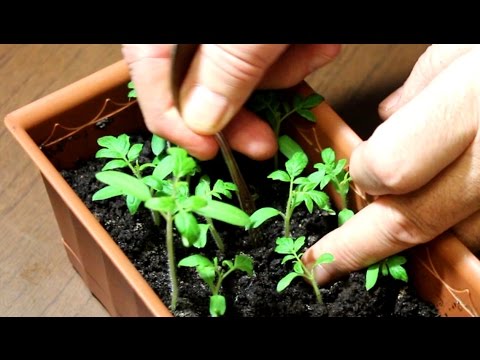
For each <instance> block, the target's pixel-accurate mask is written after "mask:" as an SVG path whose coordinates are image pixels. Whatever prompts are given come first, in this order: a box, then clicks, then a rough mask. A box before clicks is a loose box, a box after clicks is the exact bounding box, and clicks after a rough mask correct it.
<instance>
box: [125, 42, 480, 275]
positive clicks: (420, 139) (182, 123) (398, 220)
mask: <svg viewBox="0 0 480 360" xmlns="http://www.w3.org/2000/svg"><path fill="white" fill-rule="evenodd" d="M122 50H123V54H124V57H125V59H126V61H127V62H128V64H129V66H130V72H131V76H132V80H133V81H134V83H135V85H136V89H137V95H138V101H139V104H140V107H141V109H142V112H143V115H144V117H145V122H146V124H147V127H148V128H149V130H150V131H152V132H154V133H157V134H159V135H160V136H162V137H165V138H167V139H169V140H170V141H172V142H174V143H176V144H178V145H180V146H182V147H184V148H186V149H187V150H188V151H189V152H190V153H191V154H192V155H193V156H196V157H197V158H199V159H210V158H213V157H214V156H215V155H216V153H217V151H218V145H217V143H216V141H215V139H214V137H213V135H214V134H215V133H216V132H218V131H220V130H223V132H224V134H225V136H226V137H227V139H228V141H229V143H230V145H231V147H232V148H233V149H234V150H237V151H239V152H242V153H244V154H246V155H247V156H249V157H251V158H253V159H257V160H263V159H267V158H269V157H271V156H273V154H274V153H275V152H276V150H277V147H276V146H277V145H276V139H275V137H274V135H273V132H272V131H271V129H270V127H269V126H268V125H267V124H266V123H265V122H264V121H262V120H261V119H259V118H258V117H256V116H255V115H254V114H252V113H250V112H248V111H247V110H245V109H243V108H242V105H243V104H244V103H245V101H246V100H247V98H248V97H249V96H250V94H251V92H252V91H253V90H254V89H255V88H284V87H290V86H293V85H296V84H297V83H299V82H300V81H301V80H303V78H304V77H305V76H306V75H308V74H309V73H311V72H312V71H314V70H315V69H317V68H319V67H321V66H323V65H325V64H326V63H328V62H330V61H331V60H333V59H334V58H335V56H336V55H337V54H338V53H339V51H340V46H339V45H327V44H321V45H290V46H288V45H202V46H201V47H200V50H199V52H198V54H197V55H196V57H195V59H194V61H193V63H192V67H191V69H190V71H189V73H188V75H187V78H186V80H185V83H184V86H183V88H182V90H181V93H180V101H181V104H182V109H183V114H182V115H183V118H181V117H180V116H179V114H178V112H177V111H176V109H175V107H174V105H173V99H172V95H171V92H170V83H169V79H170V76H169V75H170V67H171V52H172V50H173V46H172V45H124V46H123V49H122ZM479 60H480V47H479V46H475V45H432V46H431V47H429V48H428V50H427V51H426V52H425V53H424V54H423V55H422V56H421V57H420V58H419V60H418V62H417V64H416V65H415V67H414V68H413V70H412V73H411V74H410V76H409V78H408V79H407V81H406V82H405V83H404V85H403V86H402V87H401V88H399V89H398V90H396V91H395V92H394V93H393V94H391V95H390V96H389V97H388V98H387V99H385V100H384V101H383V102H382V103H381V104H380V106H379V113H380V116H381V117H382V119H383V120H386V121H385V122H384V123H383V124H382V125H380V126H379V127H378V128H377V130H376V131H375V132H374V134H373V135H372V136H371V137H370V138H369V139H368V140H367V141H364V142H363V143H362V144H360V145H359V146H358V147H357V148H356V149H355V150H354V152H353V154H352V157H351V159H350V173H351V176H352V178H353V180H354V181H355V183H356V184H357V185H358V186H359V187H360V188H362V189H363V190H364V191H366V192H367V193H370V194H372V195H378V196H379V197H378V199H377V200H376V201H375V202H373V203H371V204H370V205H368V206H367V207H365V208H364V209H363V210H362V211H360V212H359V213H357V214H356V215H355V216H354V217H353V218H351V219H350V220H349V221H348V222H347V223H345V224H344V225H343V226H341V227H340V228H338V229H336V230H334V231H332V232H331V233H329V234H327V235H326V236H325V237H324V238H322V239H321V240H320V241H318V242H317V243H316V244H315V245H313V246H312V247H311V248H310V249H309V250H307V252H306V253H305V255H304V260H305V261H306V262H313V261H314V260H315V259H316V258H317V257H318V256H320V255H321V254H323V253H325V252H329V253H332V254H333V255H334V256H335V261H334V262H333V263H331V264H328V266H325V267H321V266H319V267H317V273H316V278H317V281H318V282H319V283H320V284H325V283H327V282H330V281H332V280H333V279H335V278H337V277H339V276H341V275H344V274H346V273H348V272H351V271H353V270H359V269H361V268H364V267H366V266H368V265H370V264H372V263H374V262H377V261H379V260H381V259H383V258H385V257H387V256H390V255H392V254H395V253H398V252H400V251H402V250H405V249H407V248H410V247H412V246H415V245H417V244H421V243H425V242H428V241H430V240H432V239H433V238H435V237H436V236H437V235H439V234H441V233H442V232H444V231H445V230H447V229H451V230H452V231H453V232H455V233H456V235H457V236H458V237H459V238H460V239H461V240H462V241H463V242H464V243H466V244H467V246H469V247H470V248H471V249H472V250H478V249H480V211H479V210H480V186H479V185H480V140H479V135H478V134H479V131H478V128H479V123H480V70H479V68H478V66H477V64H478V63H479ZM458 194H461V196H460V197H458Z"/></svg>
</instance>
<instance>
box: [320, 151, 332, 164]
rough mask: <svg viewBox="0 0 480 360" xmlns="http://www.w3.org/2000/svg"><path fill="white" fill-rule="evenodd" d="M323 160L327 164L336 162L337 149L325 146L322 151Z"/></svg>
mask: <svg viewBox="0 0 480 360" xmlns="http://www.w3.org/2000/svg"><path fill="white" fill-rule="evenodd" d="M321 156H322V160H323V162H324V163H325V164H332V163H334V162H335V151H333V149H332V148H329V147H327V148H325V149H323V150H322V152H321Z"/></svg>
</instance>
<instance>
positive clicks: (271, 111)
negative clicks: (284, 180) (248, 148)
mask: <svg viewBox="0 0 480 360" xmlns="http://www.w3.org/2000/svg"><path fill="white" fill-rule="evenodd" d="M282 95H285V94H281V93H279V92H278V91H258V92H256V93H255V94H254V95H253V97H252V99H251V100H250V103H249V105H250V107H251V109H252V111H254V112H255V113H256V114H258V115H260V116H262V117H265V118H266V119H267V120H268V122H269V123H270V125H271V127H272V129H273V132H274V133H275V136H276V138H277V139H278V138H279V136H280V128H281V125H282V123H283V122H284V121H285V120H286V119H287V118H288V117H289V116H290V115H292V114H295V113H297V114H298V115H300V116H302V117H303V118H305V119H307V120H308V121H311V122H316V121H317V119H316V118H315V115H314V114H313V112H312V111H311V109H312V108H314V107H315V106H317V105H318V104H320V103H321V102H322V101H323V100H324V98H323V96H321V95H319V94H311V95H308V96H306V97H302V96H301V95H300V94H295V95H294V96H293V99H290V98H288V97H287V96H282ZM274 166H275V169H278V154H276V155H275V157H274Z"/></svg>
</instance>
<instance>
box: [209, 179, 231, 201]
mask: <svg viewBox="0 0 480 360" xmlns="http://www.w3.org/2000/svg"><path fill="white" fill-rule="evenodd" d="M231 191H237V185H235V184H234V183H232V182H228V181H227V182H225V181H223V180H221V179H219V180H217V181H216V182H215V185H213V190H212V192H213V193H214V195H215V196H217V197H219V198H220V196H219V195H217V194H222V195H224V196H226V197H227V198H229V199H231V198H232V193H231Z"/></svg>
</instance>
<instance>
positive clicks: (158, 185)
mask: <svg viewBox="0 0 480 360" xmlns="http://www.w3.org/2000/svg"><path fill="white" fill-rule="evenodd" d="M142 181H143V183H144V184H146V185H148V186H150V187H151V188H152V189H155V190H157V191H162V190H163V183H162V181H159V180H157V179H155V178H154V177H153V176H152V175H147V176H144V177H143V178H142Z"/></svg>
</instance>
